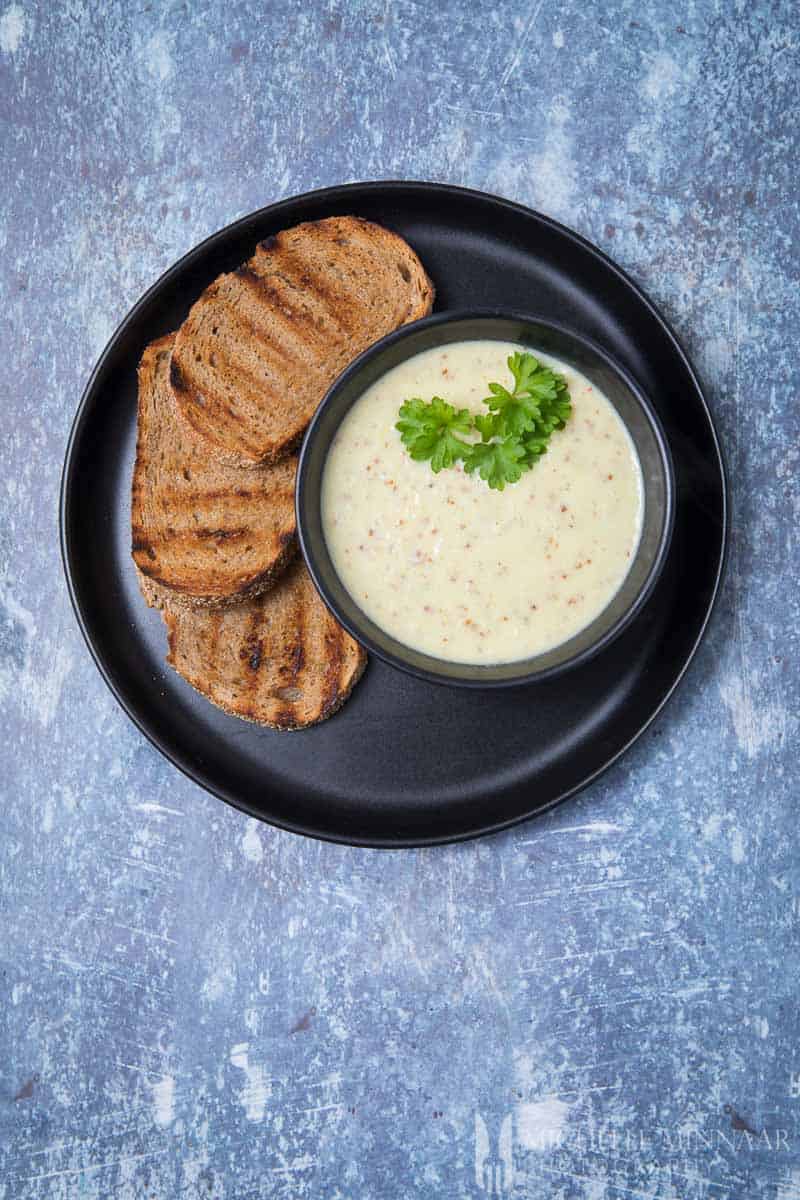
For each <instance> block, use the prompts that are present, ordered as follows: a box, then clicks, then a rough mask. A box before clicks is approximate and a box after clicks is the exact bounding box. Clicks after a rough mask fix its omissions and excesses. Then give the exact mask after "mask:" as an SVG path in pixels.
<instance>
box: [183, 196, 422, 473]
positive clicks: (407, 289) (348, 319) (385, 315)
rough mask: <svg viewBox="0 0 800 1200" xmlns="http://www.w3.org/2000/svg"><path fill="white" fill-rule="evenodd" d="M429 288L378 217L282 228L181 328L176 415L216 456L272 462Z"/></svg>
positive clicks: (221, 281) (410, 315) (412, 257)
mask: <svg viewBox="0 0 800 1200" xmlns="http://www.w3.org/2000/svg"><path fill="white" fill-rule="evenodd" d="M433 298H434V289H433V285H432V283H431V281H430V280H429V279H428V276H427V275H426V274H425V270H424V268H423V266H422V264H421V263H420V261H419V259H418V258H417V256H416V254H415V253H414V251H413V250H412V249H411V247H410V246H408V245H407V243H406V242H404V241H403V239H402V238H401V237H399V236H398V235H397V234H394V233H390V232H389V230H387V229H384V228H383V227H382V226H380V225H375V224H373V223H372V222H371V221H365V220H363V219H362V218H360V217H329V218H327V219H325V220H322V221H311V222H307V223H306V224H303V225H297V226H296V227H295V228H293V229H287V230H284V231H283V232H282V233H278V234H277V235H276V236H275V237H270V238H268V239H267V240H266V241H263V242H261V243H259V245H258V247H257V249H256V252H255V254H254V255H253V257H252V258H251V259H250V260H249V261H248V262H246V263H244V264H243V265H242V266H240V267H239V268H238V269H237V270H235V271H233V272H231V273H230V274H228V275H221V276H219V278H218V279H216V280H215V281H214V283H212V284H211V285H210V286H209V287H207V288H206V290H205V291H204V292H203V294H202V295H201V296H200V298H199V299H198V300H197V302H196V303H195V304H194V305H193V307H192V309H191V310H190V312H189V315H188V316H187V318H186V320H185V321H184V323H183V325H182V326H181V328H180V329H179V331H178V335H177V338H176V341H175V347H174V349H173V352H172V361H171V368H170V379H171V383H172V389H173V394H174V396H175V400H176V403H177V405H178V408H179V410H180V413H181V415H182V416H183V417H184V419H185V421H186V422H187V423H188V424H189V425H190V426H191V428H192V429H193V430H194V431H195V432H196V433H197V434H198V435H199V436H200V437H202V438H204V439H206V441H207V443H208V444H209V446H210V447H211V448H212V450H213V452H214V454H215V456H216V457H217V458H218V459H220V460H222V461H226V462H232V463H236V464H239V465H243V466H248V465H249V466H255V465H257V464H261V463H273V462H277V461H279V460H280V459H281V458H283V457H284V456H285V455H287V454H289V453H290V452H291V451H292V450H294V449H295V448H296V447H297V445H298V444H299V442H300V439H301V438H302V435H303V431H304V430H305V428H306V426H307V425H308V423H309V421H310V420H311V417H312V416H313V414H314V410H315V409H316V407H317V405H318V404H319V402H320V400H321V399H322V398H323V396H324V395H325V392H326V391H327V390H328V388H329V387H330V385H331V384H332V383H333V381H334V379H335V378H336V376H337V375H339V374H340V373H341V371H342V370H343V369H344V368H345V367H346V366H347V365H348V363H350V362H352V360H353V359H354V358H356V357H357V356H358V355H359V354H360V353H361V352H362V351H363V350H366V348H367V347H368V346H370V345H371V344H372V343H373V342H375V341H377V340H378V339H379V338H381V337H383V336H384V335H385V334H387V333H390V332H391V331H392V330H393V329H396V328H398V327H399V326H400V325H404V324H406V323H408V322H410V321H415V320H417V319H418V318H420V317H423V316H426V315H427V314H428V313H429V312H430V311H431V307H432V305H433Z"/></svg>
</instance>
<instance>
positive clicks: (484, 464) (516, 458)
mask: <svg viewBox="0 0 800 1200" xmlns="http://www.w3.org/2000/svg"><path fill="white" fill-rule="evenodd" d="M524 460H525V449H524V447H523V445H522V443H521V442H519V441H518V440H517V439H516V438H514V437H507V438H504V439H503V441H502V442H476V444H475V445H474V446H473V447H472V448H471V450H470V453H469V455H468V456H467V457H466V459H465V461H464V470H465V471H466V472H467V473H468V474H469V475H471V474H472V473H473V471H477V472H478V474H479V475H480V477H481V479H485V480H486V482H487V483H488V485H489V487H490V488H494V490H495V491H497V492H502V490H503V488H504V487H505V486H506V484H507V483H516V482H517V480H518V479H519V478H520V477H521V475H522V472H523V470H524V469H525V467H526V466H527V463H526V462H525V461H524Z"/></svg>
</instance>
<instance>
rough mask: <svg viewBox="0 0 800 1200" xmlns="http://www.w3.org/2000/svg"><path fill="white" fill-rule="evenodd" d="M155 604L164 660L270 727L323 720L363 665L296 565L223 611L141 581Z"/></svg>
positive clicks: (221, 701)
mask: <svg viewBox="0 0 800 1200" xmlns="http://www.w3.org/2000/svg"><path fill="white" fill-rule="evenodd" d="M143 592H144V594H145V598H146V599H147V600H148V603H150V604H153V605H154V606H156V607H161V609H162V615H163V617H164V621H165V623H166V626H167V635H168V641H169V654H168V656H167V662H168V663H169V664H170V666H172V667H174V668H175V670H176V671H177V672H178V673H179V674H180V675H182V676H183V678H184V679H186V680H187V681H188V682H189V683H190V684H191V685H192V687H194V688H196V690H197V691H198V692H201V693H202V694H203V695H204V696H206V697H207V698H208V699H209V700H211V701H212V702H213V703H214V704H216V705H217V706H218V707H219V708H222V709H224V710H225V712H228V713H231V714H232V715H233V716H237V717H243V718H244V719H245V720H247V721H255V722H257V723H258V724H261V725H270V726H272V727H273V728H275V729H300V728H304V727H305V726H308V725H314V724H316V723H317V722H319V721H324V720H325V718H326V717H330V716H332V715H333V713H335V712H336V710H337V709H338V708H339V707H341V705H342V704H343V703H344V702H345V700H346V699H347V697H348V696H349V694H350V692H351V691H352V689H353V687H354V686H355V684H356V683H357V682H358V680H359V678H360V677H361V674H362V672H363V670H364V667H365V665H366V661H367V656H366V652H365V651H364V650H363V649H362V647H361V646H359V645H358V643H357V642H356V641H354V639H353V638H351V637H350V635H349V634H348V633H346V632H345V630H344V629H342V627H341V626H340V625H339V623H338V622H337V621H336V620H335V619H334V617H332V616H331V614H330V612H329V611H328V609H327V608H326V607H325V605H324V604H323V602H322V600H321V599H320V598H319V595H318V594H317V591H316V588H315V587H314V585H313V583H312V582H311V576H310V575H309V574H308V571H307V570H306V568H305V566H304V564H303V563H302V562H301V561H300V560H296V561H295V562H293V563H292V565H291V566H290V567H288V569H287V570H286V572H285V573H284V574H283V576H282V577H281V579H279V580H278V582H277V583H276V584H275V586H274V587H273V588H271V589H270V591H269V592H266V593H265V594H264V595H262V596H258V597H257V598H256V599H255V600H250V601H247V602H246V603H243V604H238V605H236V606H234V607H232V608H226V609H195V610H192V609H187V608H186V607H181V606H176V605H174V604H172V603H171V602H170V600H169V597H168V596H166V595H165V594H164V593H163V591H160V590H159V589H157V588H154V586H153V585H152V584H151V583H150V582H149V581H147V580H145V581H144V584H143Z"/></svg>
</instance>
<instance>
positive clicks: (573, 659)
mask: <svg viewBox="0 0 800 1200" xmlns="http://www.w3.org/2000/svg"><path fill="white" fill-rule="evenodd" d="M479 338H487V339H494V340H496V341H503V342H516V343H518V344H521V345H523V346H529V347H530V348H531V349H532V350H533V351H536V350H540V351H542V352H543V353H545V354H551V355H553V356H554V357H556V358H559V359H561V361H562V362H564V363H567V364H568V365H569V366H571V367H574V368H576V369H577V370H578V371H580V372H582V374H583V375H585V376H586V378H587V379H589V380H590V381H591V382H592V383H593V384H594V385H596V386H597V387H598V388H599V389H600V391H602V392H603V393H604V395H606V396H607V397H608V399H609V400H610V401H611V403H612V404H613V405H614V407H615V408H616V410H617V412H618V413H619V415H620V417H621V418H622V420H623V422H624V423H625V426H626V428H627V429H628V432H629V433H630V435H631V438H632V439H633V443H634V445H635V447H636V452H637V454H638V456H639V462H640V464H641V469H642V479H643V483H644V519H643V524H642V534H641V537H640V540H639V547H638V550H637V553H636V556H635V558H634V560H633V563H632V564H631V567H630V570H629V572H628V574H627V576H626V578H625V580H624V582H623V584H622V586H621V587H620V589H619V591H618V592H617V593H616V594H615V595H614V597H613V598H612V599H611V601H610V602H609V604H608V605H607V606H606V608H605V609H604V610H603V612H601V613H600V615H599V616H597V617H596V618H595V619H594V621H592V622H591V624H590V625H588V626H586V628H584V629H582V630H581V631H580V632H579V633H577V634H575V636H574V637H571V638H570V639H569V640H568V641H566V642H562V643H561V644H560V645H558V646H554V647H553V648H552V649H550V650H547V651H545V652H544V653H542V654H537V655H535V656H533V657H529V658H524V659H519V660H517V661H513V662H505V663H497V664H487V665H478V664H471V663H458V662H447V661H445V660H443V659H439V658H435V657H434V656H433V655H430V654H424V653H422V652H421V651H419V650H414V649H412V648H411V647H410V646H406V645H405V644H404V643H403V642H400V641H398V640H397V639H396V638H393V637H392V636H391V635H390V634H388V633H386V631H385V630H383V629H381V628H380V626H379V625H376V624H375V622H374V621H372V620H371V619H370V618H369V617H368V616H367V615H366V614H365V613H364V612H362V610H361V609H360V608H359V606H358V604H357V603H356V602H355V600H354V599H353V598H352V596H351V595H350V593H349V592H348V591H347V589H346V588H345V586H344V584H343V583H342V582H341V580H340V579H339V576H338V574H337V572H336V570H335V568H334V566H333V563H332V561H331V557H330V554H329V553H328V547H327V545H326V542H325V537H324V534H323V531H322V516H321V506H320V494H321V483H322V473H323V469H324V466H325V460H326V458H327V454H328V449H329V447H330V444H331V441H332V440H333V437H334V435H335V434H336V431H337V429H338V428H339V425H340V423H341V421H342V420H343V418H344V417H345V415H346V414H347V412H348V411H349V409H350V407H351V406H352V405H353V404H354V403H355V401H356V400H358V398H359V397H360V396H362V395H363V393H364V392H365V391H366V389H367V388H368V387H369V386H370V385H371V384H372V383H374V382H375V381H376V380H377V379H379V378H380V376H382V375H384V374H385V373H386V372H387V371H389V370H391V368H392V367H395V366H397V364H398V363H401V362H404V361H405V360H406V359H407V358H410V357H411V356H412V355H414V354H419V353H420V352H421V351H423V350H428V349H430V348H431V347H435V346H442V345H446V344H447V343H450V342H462V341H471V340H475V339H479ZM296 503H297V527H298V531H299V535H300V546H301V548H302V551H303V555H304V557H305V560H306V563H307V565H308V569H309V571H310V572H311V576H312V578H313V580H314V583H315V584H316V586H317V589H318V591H319V593H320V595H321V596H322V598H323V600H324V601H325V603H326V604H327V605H328V607H329V608H330V609H331V611H332V612H333V614H334V615H335V616H336V618H337V620H338V621H340V623H341V624H342V625H344V627H345V629H347V630H348V631H349V632H350V633H351V634H352V635H353V637H354V638H356V639H357V640H358V641H359V642H361V644H362V645H363V646H365V647H366V648H367V649H368V650H371V651H372V652H373V653H374V654H377V655H378V656H379V657H380V658H382V659H384V660H385V661H386V662H388V663H391V664H392V665H393V666H395V667H399V668H400V669H401V670H403V671H409V672H410V673H411V674H412V675H418V676H419V677H421V678H422V679H427V680H429V681H430V682H432V683H444V684H455V685H457V686H460V687H509V686H518V685H520V684H525V683H534V682H537V681H539V680H542V679H546V678H551V677H552V676H554V675H557V674H560V673H561V672H563V671H566V670H568V669H569V668H570V667H574V666H577V665H578V664H579V663H584V662H586V661H587V660H588V659H589V658H592V657H593V656H594V655H595V654H598V653H599V652H600V651H601V650H603V649H604V648H605V647H606V646H608V645H609V643H610V642H612V641H613V640H614V638H616V637H618V636H619V634H620V633H621V632H622V631H623V629H625V628H626V626H627V625H629V624H630V622H631V621H632V620H633V618H634V617H635V616H636V614H637V613H638V612H639V611H640V610H641V608H642V606H643V605H644V604H645V602H646V601H647V598H648V596H649V595H650V593H651V591H652V589H653V587H654V586H655V583H656V580H657V579H658V576H659V573H660V571H661V568H662V566H663V564H664V560H665V558H666V556H667V551H668V549H669V542H670V537H671V536H672V525H673V519H674V479H673V470H672V460H671V457H670V453H669V449H668V447H667V443H666V439H665V437H664V433H663V430H662V428H661V424H660V422H659V420H658V418H657V416H656V414H655V412H654V411H653V409H652V407H651V405H650V403H649V401H648V400H647V398H646V397H645V396H644V395H643V394H642V392H641V391H640V389H639V387H638V386H637V384H636V383H635V382H634V380H633V379H632V378H631V376H630V375H629V374H628V372H627V371H625V370H624V368H623V367H621V366H620V365H619V364H618V363H617V362H615V361H614V360H613V359H612V358H611V356H610V355H609V354H607V353H606V352H605V350H602V349H601V348H600V346H598V345H596V344H595V343H594V342H592V341H590V340H589V339H588V338H586V337H584V336H583V335H582V334H578V333H575V332H574V331H572V330H570V329H566V328H564V326H562V325H557V324H555V323H554V322H552V321H547V320H543V319H541V318H539V317H527V316H524V315H522V314H519V313H509V312H502V311H496V310H493V311H491V312H488V311H487V312H450V313H441V314H438V315H436V316H433V317H426V318H425V319H424V320H422V321H416V322H415V323H414V324H413V325H406V326H404V327H403V328H402V329H398V330H397V331H396V332H395V333H391V334H389V335H388V337H385V338H383V339H382V340H381V341H379V342H376V343H375V345H374V346H370V348H369V349H368V350H366V351H365V352H364V353H363V354H362V355H360V356H359V358H357V359H356V360H355V361H354V362H353V363H352V364H351V365H350V366H349V367H348V368H347V369H346V370H345V371H344V372H343V373H342V374H341V375H340V376H339V378H338V379H337V380H336V382H335V383H334V384H333V386H332V387H331V389H330V390H329V392H328V393H327V395H326V396H325V399H324V400H323V401H322V403H321V404H320V406H319V408H318V409H317V412H316V413H315V415H314V419H313V421H312V422H311V424H310V426H309V428H308V432H307V433H306V436H305V439H304V441H303V446H302V450H301V452H300V462H299V465H298V470H297V495H296Z"/></svg>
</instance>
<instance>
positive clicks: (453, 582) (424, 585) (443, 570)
mask: <svg viewBox="0 0 800 1200" xmlns="http://www.w3.org/2000/svg"><path fill="white" fill-rule="evenodd" d="M523 349H525V347H521V346H515V345H511V344H509V343H507V342H497V341H467V342H456V343H451V344H450V345H446V346H442V347H439V348H436V349H432V350H426V351H424V352H423V353H421V354H418V355H415V356H414V357H413V358H410V359H408V360H407V361H406V362H404V363H401V364H400V365H399V366H397V367H394V368H393V369H392V370H390V371H388V372H387V373H386V374H385V375H384V376H382V377H381V378H380V379H379V380H378V381H377V382H376V383H374V384H372V386H371V387H369V388H368V389H367V391H365V392H364V394H363V396H361V397H360V398H359V399H358V400H357V401H356V402H355V404H354V405H353V407H352V408H351V409H350V411H349V412H348V414H347V416H346V417H345V419H344V420H343V421H342V424H341V426H340V427H339V429H338V431H337V433H336V436H335V438H334V439H333V442H332V444H331V447H330V450H329V453H328V458H327V461H326V464H325V468H324V473H323V480H322V524H323V531H324V535H325V540H326V542H327V545H328V550H329V552H330V555H331V559H332V560H333V564H334V566H335V568H336V571H337V572H338V574H339V577H340V579H341V581H342V583H343V584H344V586H345V587H346V588H347V590H348V591H349V592H350V594H351V595H352V596H353V598H354V599H355V600H356V601H357V603H358V605H359V607H360V608H361V609H362V610H363V611H364V612H365V613H366V614H367V616H369V617H371V618H372V620H373V621H374V622H375V623H376V624H377V625H379V626H380V627H381V628H382V629H384V630H385V631H386V632H387V633H389V634H390V635H391V636H393V637H395V638H397V640H398V641H400V642H403V643H405V645H407V646H411V647H414V648H415V649H417V650H421V651H423V652H425V653H427V654H431V655H434V656H436V657H437V658H442V659H447V660H449V661H451V662H461V663H504V662H513V661H515V660H517V659H523V658H528V657H530V656H532V655H535V654H539V653H540V652H542V651H545V650H548V649H550V648H552V647H553V646H556V645H558V644H559V643H561V642H565V641H567V640H568V639H569V638H570V637H572V636H573V635H574V634H576V633H578V632H579V631H580V630H581V629H583V628H584V627H585V626H586V625H588V624H589V623H590V622H591V621H592V620H593V619H594V618H595V617H596V616H598V614H599V613H600V612H602V610H603V609H604V608H605V607H606V605H607V604H608V603H609V601H610V600H611V599H612V597H613V596H614V594H615V592H617V590H618V589H619V587H620V585H621V583H622V581H623V580H624V578H625V576H626V574H627V573H628V570H629V567H630V565H631V561H632V559H633V556H634V554H635V552H636V547H637V544H638V540H639V533H640V529H641V523H642V507H643V502H642V477H641V470H640V467H639V461H638V458H637V456H636V451H635V449H634V447H633V443H632V441H631V438H630V435H629V434H628V432H627V430H626V428H625V426H624V424H623V423H622V421H621V419H620V418H619V416H618V415H617V412H616V410H615V409H614V407H613V406H612V405H611V403H610V402H609V401H608V400H607V399H606V397H605V396H604V395H603V394H602V393H601V392H599V391H598V390H597V388H596V387H593V386H592V384H591V383H590V382H589V381H588V380H587V379H586V378H585V377H584V376H583V375H581V374H580V373H579V372H578V371H575V370H573V369H572V368H570V367H568V366H566V365H565V364H563V363H561V362H558V361H557V360H555V359H552V358H550V357H548V356H547V355H544V354H540V353H538V352H535V353H536V356H537V358H539V360H540V361H541V362H543V363H546V364H547V365H548V366H550V367H552V369H553V370H556V371H559V372H561V373H562V374H563V375H564V377H565V378H566V380H567V383H568V385H569V391H570V398H571V401H572V415H571V417H570V418H569V420H568V422H567V425H566V428H565V429H564V430H562V431H559V432H555V433H553V435H552V436H551V438H550V443H549V448H548V451H547V453H546V454H545V455H544V456H543V457H542V458H541V459H540V460H539V461H538V462H537V463H536V464H535V466H533V468H532V469H531V470H529V471H526V472H525V473H524V474H523V476H522V478H521V479H520V480H519V481H518V482H517V483H513V484H507V485H506V487H505V490H504V491H502V492H499V491H493V490H492V489H490V488H489V487H488V485H487V484H486V483H485V482H484V481H483V480H482V479H481V478H480V476H479V475H478V474H477V473H475V474H473V475H467V474H466V473H465V472H464V471H463V469H462V467H461V465H460V464H457V465H456V466H455V467H453V468H449V469H446V470H442V471H440V473H439V474H438V475H434V473H433V472H432V470H431V466H430V463H428V462H414V460H413V459H412V458H411V457H410V455H409V453H408V451H407V450H406V448H405V446H404V445H403V443H402V441H401V439H400V434H399V433H398V432H397V430H396V429H395V422H396V421H397V419H398V410H399V408H400V405H401V404H402V402H403V401H404V400H406V399H409V398H411V397H421V398H423V399H425V400H429V399H430V398H431V397H432V396H434V395H437V396H441V397H442V398H443V399H444V400H447V401H448V402H449V403H450V404H453V405H455V406H456V407H457V408H468V409H470V410H471V411H473V412H476V413H477V412H485V411H486V409H485V408H484V407H483V405H482V403H481V401H482V399H483V397H484V396H486V395H488V390H487V384H488V383H489V382H490V381H492V380H497V381H499V382H502V383H503V384H507V383H508V382H509V381H510V375H509V371H508V367H507V365H506V360H507V359H508V356H509V355H510V354H512V353H513V352H514V351H515V350H523Z"/></svg>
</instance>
